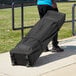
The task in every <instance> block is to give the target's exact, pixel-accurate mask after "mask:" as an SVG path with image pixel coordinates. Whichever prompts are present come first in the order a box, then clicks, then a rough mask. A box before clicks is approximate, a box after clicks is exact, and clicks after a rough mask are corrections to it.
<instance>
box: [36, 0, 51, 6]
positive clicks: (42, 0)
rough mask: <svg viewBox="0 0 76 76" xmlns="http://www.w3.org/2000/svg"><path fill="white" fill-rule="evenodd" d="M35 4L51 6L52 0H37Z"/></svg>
mask: <svg viewBox="0 0 76 76" xmlns="http://www.w3.org/2000/svg"><path fill="white" fill-rule="evenodd" d="M37 5H50V6H52V0H37Z"/></svg>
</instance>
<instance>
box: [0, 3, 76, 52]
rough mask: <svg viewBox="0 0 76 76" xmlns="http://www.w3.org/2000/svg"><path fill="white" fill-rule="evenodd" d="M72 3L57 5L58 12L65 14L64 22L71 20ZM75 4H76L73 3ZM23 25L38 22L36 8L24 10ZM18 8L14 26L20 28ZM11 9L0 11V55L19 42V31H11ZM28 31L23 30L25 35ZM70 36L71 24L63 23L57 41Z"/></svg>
mask: <svg viewBox="0 0 76 76" xmlns="http://www.w3.org/2000/svg"><path fill="white" fill-rule="evenodd" d="M73 3H74V2H72V3H58V8H59V11H60V12H63V13H66V20H71V15H72V14H71V9H72V4H73ZM75 3H76V2H75ZM24 11H25V13H24V18H25V19H24V20H25V22H24V25H27V26H29V25H34V24H35V23H36V22H37V21H38V20H39V15H38V12H37V7H36V6H31V7H30V6H29V7H25V8H24ZM20 20H21V19H20V8H16V10H15V25H16V27H20ZM11 23H12V22H11V8H9V9H0V53H3V52H7V51H10V50H11V49H12V48H14V47H15V46H16V44H17V43H18V42H19V41H20V40H21V37H20V36H21V35H20V32H21V31H13V30H12V27H11ZM28 31H29V29H27V30H25V35H26V34H27V32H28ZM71 36H72V23H71V22H69V23H64V25H63V27H62V28H61V30H60V31H59V39H63V38H67V37H71Z"/></svg>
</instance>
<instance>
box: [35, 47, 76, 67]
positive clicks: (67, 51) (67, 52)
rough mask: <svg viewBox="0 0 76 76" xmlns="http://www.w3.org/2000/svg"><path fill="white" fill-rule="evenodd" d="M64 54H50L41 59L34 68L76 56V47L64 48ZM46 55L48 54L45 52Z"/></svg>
mask: <svg viewBox="0 0 76 76" xmlns="http://www.w3.org/2000/svg"><path fill="white" fill-rule="evenodd" d="M62 48H64V52H60V53H53V54H50V53H49V54H48V55H45V56H41V57H39V59H38V60H37V62H36V64H35V66H34V67H37V66H41V65H45V64H47V63H50V62H54V61H56V60H59V59H63V58H66V57H69V56H72V55H76V46H62ZM45 53H46V52H45Z"/></svg>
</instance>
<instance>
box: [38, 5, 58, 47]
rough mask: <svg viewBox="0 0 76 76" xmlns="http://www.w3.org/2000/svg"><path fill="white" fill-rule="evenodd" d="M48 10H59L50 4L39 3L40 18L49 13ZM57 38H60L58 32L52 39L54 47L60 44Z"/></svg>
mask: <svg viewBox="0 0 76 76" xmlns="http://www.w3.org/2000/svg"><path fill="white" fill-rule="evenodd" d="M48 10H53V11H57V12H58V9H57V8H52V7H51V6H48V5H38V11H39V15H40V18H42V17H43V16H44V15H45V14H46V13H47V11H48ZM57 40H58V32H57V34H56V35H55V36H54V37H53V39H52V45H53V46H54V47H56V46H58V41H57Z"/></svg>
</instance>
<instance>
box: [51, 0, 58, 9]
mask: <svg viewBox="0 0 76 76" xmlns="http://www.w3.org/2000/svg"><path fill="white" fill-rule="evenodd" d="M52 3H53V5H52V7H53V8H57V4H56V2H55V0H52Z"/></svg>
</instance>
